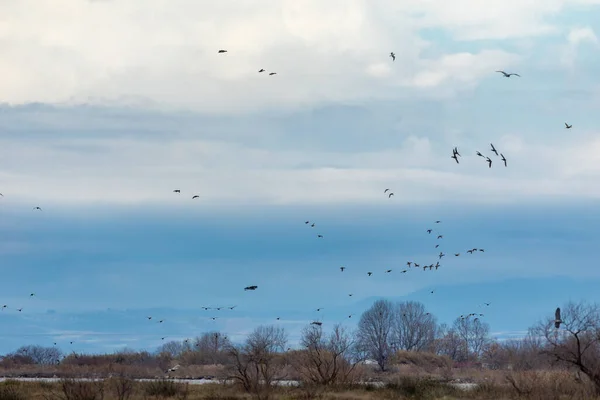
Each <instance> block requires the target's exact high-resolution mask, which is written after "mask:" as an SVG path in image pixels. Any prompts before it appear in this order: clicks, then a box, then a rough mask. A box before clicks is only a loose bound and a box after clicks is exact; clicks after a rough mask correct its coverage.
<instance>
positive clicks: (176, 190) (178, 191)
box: [173, 189, 181, 193]
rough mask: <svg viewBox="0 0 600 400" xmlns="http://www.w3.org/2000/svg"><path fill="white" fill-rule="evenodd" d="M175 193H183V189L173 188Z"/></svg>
mask: <svg viewBox="0 0 600 400" xmlns="http://www.w3.org/2000/svg"><path fill="white" fill-rule="evenodd" d="M173 193H181V190H179V189H175V190H173Z"/></svg>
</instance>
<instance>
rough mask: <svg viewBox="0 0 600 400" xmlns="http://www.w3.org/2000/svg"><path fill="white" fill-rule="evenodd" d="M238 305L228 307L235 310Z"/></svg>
mask: <svg viewBox="0 0 600 400" xmlns="http://www.w3.org/2000/svg"><path fill="white" fill-rule="evenodd" d="M236 307H237V306H231V307H227V308H229V309H230V310H233V309H234V308H236Z"/></svg>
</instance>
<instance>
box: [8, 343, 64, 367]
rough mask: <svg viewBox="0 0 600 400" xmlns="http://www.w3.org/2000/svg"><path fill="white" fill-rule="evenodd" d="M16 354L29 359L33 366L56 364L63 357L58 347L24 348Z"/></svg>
mask: <svg viewBox="0 0 600 400" xmlns="http://www.w3.org/2000/svg"><path fill="white" fill-rule="evenodd" d="M15 354H16V355H19V356H23V357H27V358H29V359H30V360H31V362H32V363H33V364H39V365H51V364H56V362H57V360H59V359H60V357H61V356H62V352H61V351H60V350H59V349H57V348H56V347H43V346H23V347H20V348H19V349H18V350H17V351H16V352H15Z"/></svg>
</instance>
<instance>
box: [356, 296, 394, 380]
mask: <svg viewBox="0 0 600 400" xmlns="http://www.w3.org/2000/svg"><path fill="white" fill-rule="evenodd" d="M394 317H395V312H394V305H393V304H392V303H391V302H390V301H388V300H377V301H376V302H375V303H374V304H373V305H372V306H371V308H369V309H368V310H367V311H365V312H364V313H363V314H362V315H361V317H360V320H359V322H358V342H359V345H360V347H361V348H362V350H363V351H364V352H366V353H367V354H369V356H370V357H372V358H373V359H375V361H377V365H379V368H380V369H381V371H385V368H386V366H387V363H388V361H389V357H390V355H391V354H392V346H391V339H392V327H393V325H394Z"/></svg>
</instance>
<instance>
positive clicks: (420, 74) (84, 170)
mask: <svg viewBox="0 0 600 400" xmlns="http://www.w3.org/2000/svg"><path fill="white" fill-rule="evenodd" d="M32 1H33V0H32ZM30 3H31V1H28V0H24V1H23V2H19V3H6V4H2V5H0V15H12V16H14V18H10V19H9V20H7V21H4V22H3V26H4V28H3V31H2V32H0V37H2V41H0V47H1V48H2V51H3V54H5V55H6V57H4V59H3V60H2V61H1V63H0V72H2V73H3V76H5V77H7V78H6V79H5V80H3V82H2V83H0V89H1V90H0V93H2V98H0V101H2V102H3V103H2V105H1V106H0V193H3V195H4V197H3V198H0V256H1V260H2V261H1V263H0V272H1V274H2V275H1V279H0V303H1V304H2V305H3V304H7V305H8V307H9V308H8V309H7V310H4V311H1V312H0V337H1V340H0V353H3V352H8V351H11V350H14V349H16V348H17V347H18V346H20V345H23V344H32V343H37V344H51V343H53V342H58V343H59V344H60V346H61V348H63V350H71V349H73V350H76V351H93V352H103V351H113V350H115V349H118V348H122V347H123V346H128V347H130V348H134V349H142V348H145V349H153V348H155V347H156V346H157V345H159V344H160V343H161V340H160V338H161V337H163V336H165V337H167V338H168V339H183V338H186V337H193V336H195V335H197V334H200V333H201V332H202V331H205V330H212V329H219V330H222V331H223V332H226V333H228V334H230V335H231V336H232V337H233V338H235V339H236V340H239V339H242V338H243V337H244V335H245V334H246V333H247V332H249V331H251V330H252V329H253V328H254V327H255V326H257V325H259V324H263V323H275V322H277V321H275V318H276V317H281V320H280V322H279V323H281V324H284V325H285V326H286V327H287V328H288V329H289V333H290V337H291V339H292V341H294V340H295V339H297V336H298V332H299V330H300V329H301V327H302V326H304V325H305V324H306V323H308V322H310V321H311V320H313V319H320V320H322V321H324V322H327V324H333V323H334V322H340V321H342V322H344V323H346V324H349V325H350V326H352V325H353V322H355V321H356V320H357V319H358V317H359V315H360V313H361V312H362V311H364V310H365V309H366V308H368V307H369V305H370V304H371V303H372V302H373V301H374V300H375V299H376V298H379V297H386V298H390V299H397V300H419V301H422V302H423V303H424V304H425V305H426V307H427V308H428V309H429V310H430V311H431V312H433V313H434V314H435V315H436V316H437V317H438V318H439V320H440V321H441V322H447V323H451V322H452V320H453V319H454V318H455V317H456V316H458V315H460V314H463V313H468V312H474V311H475V310H479V309H481V310H484V309H485V311H484V312H485V314H486V317H485V318H486V320H487V321H488V322H489V323H490V325H491V328H492V331H493V332H494V335H495V336H498V337H501V338H505V337H511V336H514V335H519V334H521V333H522V332H524V331H525V330H526V329H527V328H528V327H529V326H530V325H531V324H533V323H535V322H536V321H537V320H538V319H539V318H542V317H544V316H546V315H548V314H549V313H551V312H552V310H553V309H554V308H555V307H556V306H557V305H561V304H562V303H564V302H566V301H568V300H575V301H577V300H582V299H585V300H589V301H596V300H599V297H600V295H598V294H597V290H596V288H597V287H598V284H600V273H598V272H597V271H596V268H594V260H595V247H594V244H595V243H597V242H598V239H600V238H599V237H598V235H599V234H598V233H597V228H596V227H597V226H598V222H599V221H598V219H599V218H600V217H599V215H600V213H599V211H600V201H599V200H600V189H599V188H598V185H597V179H598V177H599V176H600V138H599V136H598V128H597V127H598V126H600V115H599V114H598V113H597V110H598V108H599V107H600V78H598V76H597V74H596V72H595V71H597V70H598V67H600V47H599V43H598V39H597V37H596V34H597V32H596V31H597V27H596V26H595V21H597V20H599V19H598V17H599V16H600V8H599V7H598V6H599V5H600V3H598V2H594V1H589V0H585V1H584V0H577V1H575V0H561V1H558V0H557V1H554V2H551V3H552V4H550V3H548V2H547V1H546V2H542V1H529V2H522V1H521V2H517V1H516V0H515V1H514V2H513V1H507V0H505V1H503V2H499V1H496V0H490V2H488V3H486V4H488V6H486V7H479V6H478V5H477V4H480V3H478V2H476V1H475V0H461V2H460V3H461V7H459V8H458V9H461V10H462V11H461V12H460V13H456V10H457V7H456V5H454V6H453V7H450V6H449V4H448V3H445V2H443V1H441V0H439V1H438V0H435V1H431V2H422V1H416V0H415V1H413V0H406V1H404V2H400V3H398V2H392V1H384V0H381V1H378V2H362V1H358V0H357V1H339V2H335V1H331V2H317V1H308V0H307V1H306V2H305V3H303V6H302V7H299V6H298V2H297V1H296V0H294V1H287V0H281V1H279V2H276V1H269V0H264V1H259V0H256V1H249V2H247V3H245V5H244V7H240V6H239V3H235V2H233V1H226V0H223V1H222V2H219V3H218V4H213V3H214V2H208V1H196V2H187V1H183V0H181V1H179V3H181V4H178V5H177V6H175V5H174V4H175V3H177V2H174V3H168V4H172V5H167V3H163V2H159V1H156V2H155V1H154V0H152V1H150V0H147V1H144V2H141V1H132V2H129V3H127V4H126V5H125V4H122V3H119V2H115V1H106V2H89V3H83V2H78V1H75V0H73V1H71V2H67V3H65V4H68V5H65V7H64V8H61V9H60V10H58V9H54V8H51V6H50V5H40V4H38V3H36V4H37V6H36V7H33V6H32V4H33V3H31V4H30ZM507 3H508V4H507ZM513 3H514V4H513ZM236 4H237V6H236ZM496 5H501V7H500V6H498V7H496ZM465 10H468V11H465ZM494 10H495V11H494ZM493 12H495V14H494V13H493ZM49 13H50V14H51V15H52V16H53V17H52V18H49V17H48V15H50V14H49ZM492 14H493V15H492ZM74 16H77V18H75V17H74ZM159 16H160V17H159ZM492 16H493V18H492ZM217 17H218V18H217ZM107 18H110V19H111V21H112V23H111V24H110V25H108V24H106V23H104V22H102V21H106V19H107ZM215 18H216V19H218V20H219V21H221V22H220V23H219V24H218V26H217V25H215V24H214V23H213V22H211V21H214V20H215ZM42 20H43V21H45V23H44V24H42V23H40V21H42ZM90 27H93V29H91V28H90ZM334 27H335V29H333V28H334ZM148 32H151V33H148ZM220 48H227V49H228V50H229V52H228V53H226V54H225V55H222V54H217V50H218V49H220ZM390 51H394V52H395V53H396V56H397V59H396V61H395V62H392V61H391V59H390V58H389V57H388V54H389V52H390ZM259 68H265V69H267V70H268V71H272V70H276V72H277V75H275V76H267V75H263V74H258V73H257V70H258V69H259ZM498 69H504V70H507V71H515V72H518V73H519V74H521V75H522V77H521V78H518V77H512V78H510V79H505V78H503V77H502V76H501V75H500V74H498V73H496V72H494V71H496V70H498ZM564 122H569V123H572V124H573V128H572V129H570V130H566V129H565V128H564ZM490 143H494V145H495V146H496V148H498V150H499V151H500V152H502V153H503V154H504V155H505V156H506V158H507V160H508V167H507V168H505V167H504V166H503V165H502V163H501V161H500V159H499V158H497V157H496V156H495V155H491V152H490V148H489V144H490ZM455 146H457V147H458V148H459V151H460V152H461V154H462V158H461V163H460V164H459V165H456V163H455V162H454V160H452V159H451V158H450V156H451V154H452V152H451V150H452V148H453V147H455ZM476 151H481V152H482V153H484V154H486V155H490V157H492V159H493V162H494V164H493V167H492V168H487V164H486V163H485V161H484V160H482V159H481V158H479V157H477V156H476V155H475V152H476ZM385 188H391V190H392V191H393V192H394V193H395V196H394V197H393V198H391V199H388V198H387V197H386V196H385V195H384V194H383V190H384V189H385ZM174 189H180V190H181V192H182V193H181V195H179V194H175V193H173V190H174ZM192 195H198V196H200V197H199V198H198V199H195V200H192V199H191V197H192ZM36 206H40V207H42V209H43V211H41V212H39V211H34V210H33V207H36ZM437 219H440V220H442V221H443V222H442V223H441V224H439V226H438V225H436V224H434V223H433V222H434V221H435V220H437ZM305 220H310V221H314V222H315V223H316V226H315V228H311V227H309V226H306V225H305V224H304V221H305ZM428 228H433V229H435V230H436V231H438V230H439V231H440V233H442V234H443V235H444V238H443V240H441V242H442V245H441V247H440V248H441V249H442V250H443V251H444V252H445V253H446V254H447V256H446V258H444V259H443V260H442V268H440V269H439V270H437V271H431V272H430V271H427V272H423V271H422V270H421V271H410V272H409V273H406V274H400V271H401V270H402V269H404V265H405V263H406V261H408V260H411V261H417V262H420V263H421V264H423V263H431V262H435V261H436V254H437V250H436V249H435V248H434V245H435V243H436V239H435V237H432V236H430V235H428V234H427V233H426V229H428ZM317 234H323V236H324V238H323V239H318V238H317V237H316V235H317ZM472 247H478V248H479V247H482V248H485V250H486V251H485V253H479V254H476V255H473V256H469V255H467V254H465V251H466V250H467V249H469V248H472ZM454 252H460V253H461V255H460V256H459V257H454V256H453V255H452V254H453V253H454ZM340 266H345V267H346V268H347V270H346V271H344V272H343V273H342V272H340V271H339V267H340ZM389 268H392V269H393V272H392V273H391V274H384V273H383V271H385V270H386V269H389ZM367 271H373V276H371V277H367V275H366V272H367ZM253 284H255V285H258V286H259V289H258V290H257V291H256V292H244V290H243V288H244V287H245V286H248V285H253ZM431 290H435V293H434V294H433V295H431V294H430V291H431ZM31 292H35V293H36V296H35V297H34V298H29V293H31ZM350 293H352V294H353V296H352V297H349V296H348V294H350ZM484 302H492V305H491V306H490V307H484V306H483V305H482V304H483V303H484ZM233 305H236V306H237V307H236V308H235V309H234V310H223V311H220V312H212V311H204V310H202V309H201V307H202V306H212V307H215V306H233ZM20 307H22V308H23V311H22V312H18V311H16V309H17V308H20ZM319 307H324V310H323V312H321V313H317V312H316V311H315V309H316V308H319ZM349 314H356V315H355V316H354V317H353V318H352V319H348V318H347V316H348V315H349ZM147 315H152V316H153V320H154V319H165V322H164V323H163V324H160V325H159V324H157V323H154V322H149V321H148V320H147V319H146V316H147ZM213 316H217V317H219V318H218V319H217V320H216V321H213V320H211V319H210V318H211V317H213ZM327 324H326V326H327ZM70 340H73V341H74V344H73V345H72V346H71V345H69V344H68V342H69V341H70Z"/></svg>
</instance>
